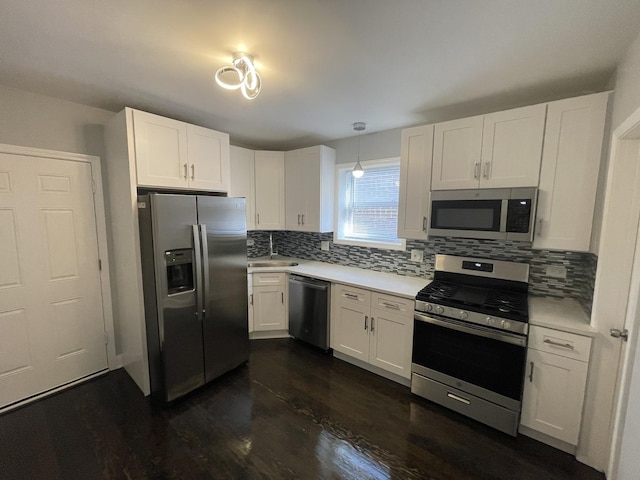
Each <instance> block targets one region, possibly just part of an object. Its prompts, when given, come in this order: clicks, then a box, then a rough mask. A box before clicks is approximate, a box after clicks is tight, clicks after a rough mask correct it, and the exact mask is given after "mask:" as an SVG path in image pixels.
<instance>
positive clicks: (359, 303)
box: [331, 285, 371, 362]
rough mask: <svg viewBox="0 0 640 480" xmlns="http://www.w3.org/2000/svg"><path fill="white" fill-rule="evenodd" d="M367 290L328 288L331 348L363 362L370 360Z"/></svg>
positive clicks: (368, 300)
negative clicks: (329, 296) (329, 294)
mask: <svg viewBox="0 0 640 480" xmlns="http://www.w3.org/2000/svg"><path fill="white" fill-rule="evenodd" d="M370 303H371V293H370V292H369V291H367V290H362V289H359V288H354V287H348V286H345V285H334V287H333V288H332V289H331V304H332V308H331V338H332V348H333V349H334V350H337V351H338V352H342V353H344V354H345V355H349V356H350V357H354V358H357V359H359V360H362V361H364V362H368V361H369V327H370V318H369V310H370V308H369V305H370Z"/></svg>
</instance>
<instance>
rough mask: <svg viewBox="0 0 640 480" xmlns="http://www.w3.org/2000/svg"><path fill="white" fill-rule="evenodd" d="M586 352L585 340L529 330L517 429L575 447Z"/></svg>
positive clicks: (587, 343)
mask: <svg viewBox="0 0 640 480" xmlns="http://www.w3.org/2000/svg"><path fill="white" fill-rule="evenodd" d="M590 351H591V338H589V337H586V336H583V335H576V334H573V333H567V332H561V331H559V330H552V329H549V328H543V327H537V326H532V327H531V330H530V333H529V348H528V350H527V368H526V377H525V384H524V394H523V399H522V416H521V419H520V424H521V426H524V427H527V428H529V429H531V430H534V431H535V432H539V433H542V434H544V435H546V436H548V437H551V438H552V439H556V440H559V441H561V442H564V443H566V444H568V445H573V446H575V445H577V444H578V437H579V435H580V424H581V422H582V406H583V403H584V394H585V388H586V383H587V371H588V368H589V363H588V362H589V355H590ZM525 433H527V432H525ZM538 439H539V440H542V441H544V438H538Z"/></svg>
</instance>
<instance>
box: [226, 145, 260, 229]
mask: <svg viewBox="0 0 640 480" xmlns="http://www.w3.org/2000/svg"><path fill="white" fill-rule="evenodd" d="M230 158H231V162H230V163H231V166H230V172H231V174H230V177H231V178H230V185H229V196H230V197H244V198H245V199H246V204H247V230H255V229H256V214H255V209H256V203H255V202H256V201H255V191H256V180H255V154H254V152H253V150H249V149H248V148H241V147H235V146H233V145H232V146H231V148H230Z"/></svg>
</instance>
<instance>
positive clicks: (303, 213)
mask: <svg viewBox="0 0 640 480" xmlns="http://www.w3.org/2000/svg"><path fill="white" fill-rule="evenodd" d="M302 225H303V226H304V213H303V214H302Z"/></svg>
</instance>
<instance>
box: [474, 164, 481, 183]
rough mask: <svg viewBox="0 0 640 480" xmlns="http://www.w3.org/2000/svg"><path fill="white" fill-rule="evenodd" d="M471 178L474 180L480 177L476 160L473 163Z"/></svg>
mask: <svg viewBox="0 0 640 480" xmlns="http://www.w3.org/2000/svg"><path fill="white" fill-rule="evenodd" d="M473 178H474V180H477V179H479V178H480V162H476V163H474V164H473Z"/></svg>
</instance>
